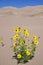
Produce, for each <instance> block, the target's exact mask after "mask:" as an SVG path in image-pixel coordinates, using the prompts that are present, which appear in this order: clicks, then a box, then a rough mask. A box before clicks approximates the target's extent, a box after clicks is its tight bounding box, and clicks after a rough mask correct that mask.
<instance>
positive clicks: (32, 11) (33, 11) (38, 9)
mask: <svg viewBox="0 0 43 65" xmlns="http://www.w3.org/2000/svg"><path fill="white" fill-rule="evenodd" d="M0 15H21V16H27V17H28V16H29V17H34V16H40V15H43V6H34V7H29V6H27V7H24V8H14V7H4V8H1V9H0Z"/></svg>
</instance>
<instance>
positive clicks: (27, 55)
mask: <svg viewBox="0 0 43 65" xmlns="http://www.w3.org/2000/svg"><path fill="white" fill-rule="evenodd" d="M29 35H30V34H29V31H28V29H23V30H22V29H21V28H20V27H17V28H14V35H13V36H12V38H11V41H12V46H11V48H12V49H13V51H14V52H15V54H14V56H13V57H15V58H16V59H17V62H18V63H25V62H27V61H28V60H30V59H32V58H33V57H34V54H35V51H36V45H38V44H39V37H37V36H36V35H33V36H32V40H30V39H29Z"/></svg>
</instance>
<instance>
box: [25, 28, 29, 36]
mask: <svg viewBox="0 0 43 65" xmlns="http://www.w3.org/2000/svg"><path fill="white" fill-rule="evenodd" d="M24 36H25V37H27V36H29V32H28V29H24Z"/></svg>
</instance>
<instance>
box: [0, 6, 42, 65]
mask: <svg viewBox="0 0 43 65" xmlns="http://www.w3.org/2000/svg"><path fill="white" fill-rule="evenodd" d="M17 26H18V27H21V28H22V29H23V28H28V29H29V31H30V36H31V35H33V34H36V35H37V36H40V40H39V45H38V46H37V49H36V54H35V57H34V58H33V59H32V60H31V61H30V62H29V63H27V65H43V6H27V7H23V8H15V7H10V6H9V7H4V8H0V37H2V36H3V37H4V38H5V41H4V44H5V46H4V47H2V46H1V44H0V65H17V61H16V60H15V59H12V56H13V55H14V53H13V51H12V49H11V48H10V46H11V41H10V38H11V37H12V35H13V34H14V33H13V28H14V27H17ZM19 65H21V64H19ZM23 65H26V64H23Z"/></svg>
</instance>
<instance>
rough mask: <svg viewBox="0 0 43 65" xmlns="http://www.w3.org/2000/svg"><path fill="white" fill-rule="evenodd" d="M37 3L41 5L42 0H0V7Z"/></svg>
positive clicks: (19, 6) (18, 6)
mask: <svg viewBox="0 0 43 65" xmlns="http://www.w3.org/2000/svg"><path fill="white" fill-rule="evenodd" d="M37 5H43V0H0V8H1V7H6V6H13V7H17V8H21V7H25V6H37Z"/></svg>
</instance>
